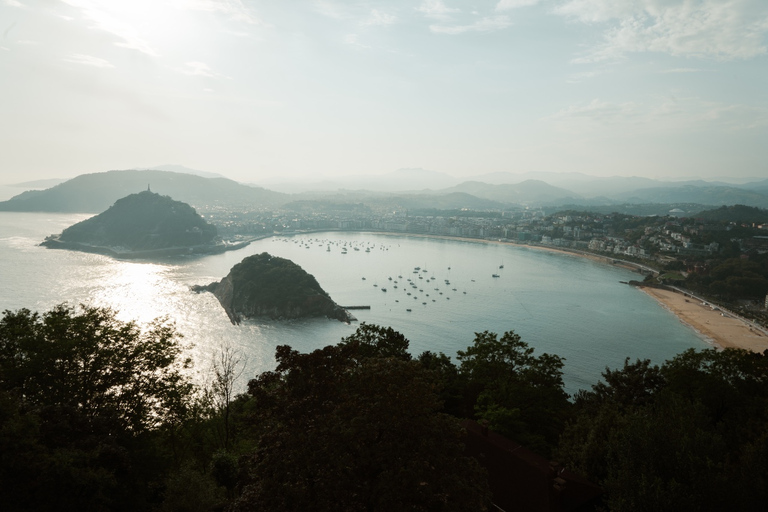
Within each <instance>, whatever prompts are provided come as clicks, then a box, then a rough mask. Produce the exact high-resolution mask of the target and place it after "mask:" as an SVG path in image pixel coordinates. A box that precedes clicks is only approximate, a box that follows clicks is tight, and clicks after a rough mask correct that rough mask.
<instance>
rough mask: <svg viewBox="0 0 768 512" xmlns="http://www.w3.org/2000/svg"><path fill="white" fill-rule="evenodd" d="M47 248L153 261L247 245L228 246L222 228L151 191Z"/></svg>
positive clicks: (81, 225) (76, 228)
mask: <svg viewBox="0 0 768 512" xmlns="http://www.w3.org/2000/svg"><path fill="white" fill-rule="evenodd" d="M41 245H44V246H46V247H50V248H54V249H71V250H76V251H84V252H93V253H99V254H106V255H109V256H113V257H116V258H149V257H162V256H177V255H188V254H214V253H219V252H224V251H227V250H231V249H237V248H240V247H243V246H244V245H247V242H246V243H242V244H225V243H222V242H221V241H219V239H218V237H217V233H216V226H214V225H212V224H209V223H208V222H206V221H205V219H203V218H202V217H201V216H200V215H199V214H198V213H197V212H196V211H195V209H194V208H192V207H191V206H190V205H188V204H186V203H182V202H181V201H175V200H173V199H171V198H170V197H168V196H162V195H160V194H155V193H153V192H151V191H150V190H149V189H148V190H145V191H143V192H140V193H138V194H131V195H129V196H126V197H124V198H122V199H118V200H117V201H116V202H115V204H114V205H112V206H111V207H110V208H109V209H108V210H106V211H105V212H102V213H100V214H98V215H96V216H94V217H91V218H90V219H86V220H84V221H82V222H78V223H77V224H74V225H73V226H70V227H68V228H67V229H65V230H64V231H62V232H61V234H60V235H51V236H49V237H47V238H46V239H45V241H44V242H43V243H42V244H41Z"/></svg>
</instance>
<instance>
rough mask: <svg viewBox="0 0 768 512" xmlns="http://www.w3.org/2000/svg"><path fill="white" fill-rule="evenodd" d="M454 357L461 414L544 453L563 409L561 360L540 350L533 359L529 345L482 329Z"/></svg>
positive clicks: (552, 443) (565, 399) (566, 405)
mask: <svg viewBox="0 0 768 512" xmlns="http://www.w3.org/2000/svg"><path fill="white" fill-rule="evenodd" d="M458 359H459V361H460V365H459V372H460V375H461V378H462V379H464V381H465V383H466V384H465V386H466V387H465V401H466V402H465V403H466V406H467V411H466V413H467V414H468V415H470V416H471V415H472V414H473V413H474V416H475V417H477V418H479V419H484V420H487V421H488V422H489V426H490V428H491V429H493V430H495V431H497V432H498V433H500V434H502V435H505V436H507V437H509V438H510V439H514V440H517V441H518V442H520V443H522V444H525V445H527V446H529V447H530V448H532V449H534V450H536V451H539V452H540V453H544V454H548V453H549V452H550V451H551V449H552V448H553V447H554V446H555V444H556V442H557V438H558V436H559V434H560V431H561V429H562V426H563V422H564V421H565V419H566V416H567V414H568V410H569V403H568V395H567V394H566V393H565V391H564V389H563V372H562V368H563V359H562V358H561V357H559V356H555V355H551V354H546V353H545V354H542V355H540V356H538V357H534V356H533V348H531V347H529V346H528V344H527V343H525V342H524V341H522V340H521V339H520V336H519V335H517V334H515V333H514V332H512V331H509V332H506V333H504V335H503V336H502V337H501V338H499V337H498V336H497V335H496V334H495V333H491V332H488V331H485V332H482V333H475V339H474V341H473V344H472V346H470V347H468V348H467V349H466V350H460V351H459V352H458ZM472 409H474V410H473V411H472Z"/></svg>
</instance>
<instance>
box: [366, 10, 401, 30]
mask: <svg viewBox="0 0 768 512" xmlns="http://www.w3.org/2000/svg"><path fill="white" fill-rule="evenodd" d="M396 20H397V17H395V16H393V15H391V14H387V13H385V12H381V11H379V10H377V9H374V10H372V11H371V14H370V16H368V18H366V19H365V20H363V22H362V25H373V26H385V25H392V24H393V23H394V22H395V21H396Z"/></svg>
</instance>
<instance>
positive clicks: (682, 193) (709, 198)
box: [616, 185, 768, 208]
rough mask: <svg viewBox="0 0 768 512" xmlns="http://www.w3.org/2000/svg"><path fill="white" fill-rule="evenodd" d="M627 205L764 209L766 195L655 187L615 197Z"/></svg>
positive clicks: (734, 189) (720, 189) (733, 189)
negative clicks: (735, 206)
mask: <svg viewBox="0 0 768 512" xmlns="http://www.w3.org/2000/svg"><path fill="white" fill-rule="evenodd" d="M616 198H618V199H619V200H621V201H622V202H627V203H666V204H672V203H698V204H704V205H713V206H717V205H723V204H745V205H748V206H758V207H761V208H765V207H767V206H768V194H764V193H761V192H758V191H755V190H745V189H742V188H737V187H724V186H694V185H684V186H680V187H656V188H645V189H638V190H634V191H631V192H626V193H624V194H619V195H618V196H616Z"/></svg>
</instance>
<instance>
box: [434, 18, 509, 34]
mask: <svg viewBox="0 0 768 512" xmlns="http://www.w3.org/2000/svg"><path fill="white" fill-rule="evenodd" d="M511 25H512V20H510V19H509V17H508V16H503V15H502V16H491V17H486V18H482V19H480V20H478V21H476V22H474V23H471V24H469V25H430V26H429V30H431V31H432V32H434V33H436V34H448V35H458V34H464V33H467V32H494V31H496V30H503V29H505V28H507V27H509V26H511Z"/></svg>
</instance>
